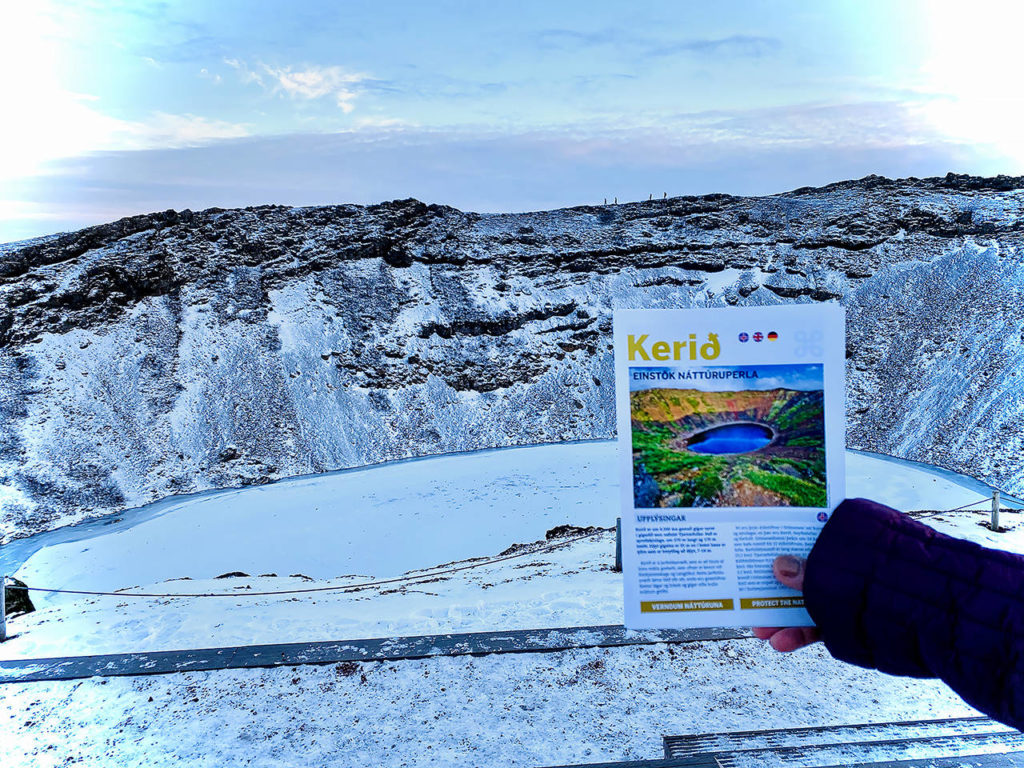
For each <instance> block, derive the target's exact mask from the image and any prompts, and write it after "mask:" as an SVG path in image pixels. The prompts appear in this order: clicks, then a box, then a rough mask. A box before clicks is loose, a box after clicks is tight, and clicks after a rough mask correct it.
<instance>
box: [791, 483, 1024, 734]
mask: <svg viewBox="0 0 1024 768" xmlns="http://www.w3.org/2000/svg"><path fill="white" fill-rule="evenodd" d="M804 597H805V600H806V604H807V610H808V612H809V613H810V614H811V618H812V619H813V620H814V622H815V623H816V624H817V625H818V627H819V629H820V630H821V632H822V637H823V638H824V641H825V646H826V647H827V648H828V650H829V652H830V653H831V654H832V655H833V656H834V657H836V658H837V659H840V660H842V661H846V662H850V663H852V664H857V665H859V666H862V667H868V668H872V669H878V670H880V671H882V672H886V673H888V674H892V675H910V676H914V677H938V678H941V679H942V680H943V681H945V682H946V683H947V684H948V685H949V686H950V687H951V688H952V689H953V690H954V691H956V692H957V693H958V694H959V695H960V696H962V697H963V698H964V700H965V701H966V702H967V703H968V704H970V705H971V706H973V707H975V708H976V709H979V710H981V711H982V712H985V713H987V714H989V715H991V716H992V717H994V718H996V719H998V720H1001V721H1003V722H1006V723H1009V724H1010V725H1013V726H1014V727H1016V728H1021V727H1024V684H1022V675H1024V557H1022V556H1020V555H1015V554H1011V553H1009V552H1002V551H999V550H994V549H986V548H985V547H982V546H979V545H978V544H975V543H973V542H969V541H964V540H962V539H955V538H952V537H950V536H946V535H944V534H941V533H939V532H937V531H935V530H934V529H932V528H929V527H928V526H926V525H924V524H922V523H919V522H917V521H915V520H912V519H910V518H909V517H907V516H906V515H903V514H901V513H900V512H897V511H896V510H894V509H891V508H889V507H886V506H883V505H882V504H877V503H875V502H873V501H868V500H867V499H848V500H846V501H844V502H843V503H842V504H840V505H839V506H838V507H837V508H836V510H835V512H834V513H833V515H832V518H831V519H830V520H829V521H828V523H826V525H825V527H824V528H823V529H822V532H821V536H820V537H819V538H818V541H817V543H816V544H815V545H814V548H813V549H812V550H811V553H810V555H809V556H808V558H807V568H806V571H805V576H804Z"/></svg>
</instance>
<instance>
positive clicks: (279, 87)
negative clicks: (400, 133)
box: [224, 58, 369, 113]
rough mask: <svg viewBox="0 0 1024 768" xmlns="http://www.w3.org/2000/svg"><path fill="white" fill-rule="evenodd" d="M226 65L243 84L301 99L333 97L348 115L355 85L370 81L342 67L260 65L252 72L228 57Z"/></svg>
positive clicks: (355, 92) (358, 73)
mask: <svg viewBox="0 0 1024 768" xmlns="http://www.w3.org/2000/svg"><path fill="white" fill-rule="evenodd" d="M224 63H225V64H227V65H228V66H230V67H232V68H234V69H236V70H238V72H239V75H240V76H241V78H242V82H245V83H256V84H257V85H259V86H260V87H262V88H264V89H265V90H267V91H269V92H270V93H274V94H287V95H288V96H291V97H293V98H299V99H309V100H312V99H322V98H324V97H327V96H330V97H331V98H333V99H334V100H335V102H336V103H337V105H338V107H340V108H341V110H342V111H343V112H346V113H348V112H351V111H352V110H353V108H354V105H353V104H352V102H353V101H354V100H355V98H356V97H357V96H358V92H357V91H356V89H355V86H357V85H358V84H359V83H362V82H364V81H366V80H368V79H369V77H368V76H367V75H365V74H363V73H360V72H348V71H346V70H344V69H342V68H341V67H339V66H330V67H321V66H309V67H306V68H304V69H296V68H294V67H291V66H285V67H272V66H270V65H268V64H260V65H259V68H258V69H252V68H250V67H249V66H248V65H247V64H246V63H245V62H244V61H241V60H239V59H233V58H226V59H224Z"/></svg>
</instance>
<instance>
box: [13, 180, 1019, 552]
mask: <svg viewBox="0 0 1024 768" xmlns="http://www.w3.org/2000/svg"><path fill="white" fill-rule="evenodd" d="M1021 187H1024V179H1016V178H1015V179H1009V178H1003V177H999V178H996V179H977V178H972V177H964V176H952V175H951V176H948V177H946V178H942V179H927V180H903V181H890V180H887V179H882V178H878V177H869V178H867V179H863V180H860V181H856V182H844V183H841V184H835V185H831V186H829V187H824V188H821V189H802V190H797V191H794V192H791V193H788V194H784V195H777V196H772V197H763V198H738V197H729V196H726V195H711V196H705V197H690V198H674V199H670V200H659V201H647V202H641V203H630V204H623V205H614V206H597V207H592V206H588V207H579V208H572V209H565V210H558V211H547V212H539V213H526V214H507V215H505V214H486V215H484V214H475V213H464V212H461V211H457V210H454V209H452V208H447V207H443V206H436V205H424V204H422V203H419V202H417V201H415V200H403V201H395V202H390V203H383V204H381V205H376V206H367V207H362V206H355V205H342V206H330V207H317V208H285V207H274V206H267V207H260V208H247V209H240V210H219V209H210V210H207V211H202V212H191V211H183V212H180V213H176V212H174V211H167V212H165V213H159V214H151V215H147V216H136V217H132V218H128V219H123V220H121V221H118V222H114V223H112V224H107V225H103V226H99V227H92V228H89V229H85V230H82V231H80V232H76V233H71V234H66V235H60V236H54V237H50V238H41V239H39V240H36V241H33V242H31V243H28V244H12V245H7V246H0V519H2V527H3V531H2V533H3V537H4V538H11V537H14V536H20V535H25V534H27V533H30V532H33V531H36V530H41V529H44V528H49V527H53V526H55V525H59V524H63V523H67V522H70V521H72V520H74V519H78V518H81V517H82V516H85V515H94V514H104V513H109V512H113V511H116V510H118V509H122V508H124V507H128V506H135V505H138V504H142V503H145V502H147V501H150V500H152V499H154V498H157V497H161V496H165V495H168V494H173V493H184V492H190V491H196V490H202V489H206V488H211V487H222V486H231V485H239V484H251V483H260V482H267V481H270V480H273V479H277V478H280V477H285V476H289V475H297V474H305V473H312V472H320V471H324V470H328V469H335V468H339V467H346V466H356V465H361V464H368V463H374V462H380V461H386V460H390V459H395V458H399V457H406V456H413V455H424V454H432V453H441V452H449V451H458V450H465V449H471V448H480V447H487V446H500V445H514V444H526V443H536V442H547V441H560V440H569V439H580V438H590V437H607V436H610V435H612V434H613V431H614V406H613V397H612V389H613V380H612V357H611V350H610V341H611V311H612V309H613V308H615V307H689V306H728V305H748V304H778V303H783V302H810V301H830V300H839V301H842V302H843V303H844V304H845V305H846V306H847V307H848V308H849V341H848V348H847V356H848V359H849V376H848V385H849V442H850V444H851V445H852V446H854V447H861V448H866V449H869V450H876V451H882V452H887V453H893V454H896V455H899V456H903V457H906V458H913V459H920V460H925V461H930V462H933V463H936V464H939V465H942V466H945V467H948V468H951V469H955V470H958V471H962V472H967V473H970V474H974V475H976V476H979V477H983V478H986V479H988V480H990V481H991V482H993V483H995V484H997V485H1000V486H1002V487H1004V488H1006V489H1008V490H1013V491H1021V490H1024V479H1021V476H1020V469H1021V460H1020V458H1019V457H1020V456H1021V454H1022V448H1024V445H1022V442H1024V441H1022V438H1021V436H1020V434H1018V431H1017V425H1018V424H1019V423H1020V420H1021V416H1022V415H1024V399H1022V397H1021V391H1022V390H1021V385H1020V382H1022V381H1024V355H1022V352H1021V349H1022V331H1021V329H1022V328H1024V304H1022V302H1021V295H1020V292H1021V289H1022V286H1024V267H1022V265H1021V257H1020V250H1019V248H1020V241H1021V222H1022V206H1024V192H1022V191H1020V188H1021Z"/></svg>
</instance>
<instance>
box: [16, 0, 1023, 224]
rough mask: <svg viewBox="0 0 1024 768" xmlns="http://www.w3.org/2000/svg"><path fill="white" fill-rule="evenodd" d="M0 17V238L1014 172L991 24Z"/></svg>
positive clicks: (223, 15)
mask: <svg viewBox="0 0 1024 768" xmlns="http://www.w3.org/2000/svg"><path fill="white" fill-rule="evenodd" d="M19 6H21V7H12V4H6V5H5V7H4V9H3V10H0V65H2V66H3V72H4V76H3V77H2V78H0V99H2V103H3V104H4V106H5V110H4V111H5V114H6V115H8V116H14V117H15V119H14V120H10V119H5V120H4V121H3V122H2V123H0V241H8V240H14V239H20V238H25V237H30V236H34V235H38V234H44V233H49V232H53V231H58V230H64V229H71V228H77V227H80V226H85V225H88V224H93V223H99V222H103V221H108V220H111V219H114V218H117V217H120V216H124V215H129V214H132V213H141V212H147V211H151V210H160V209H165V208H169V207H174V208H184V207H191V208H193V209H196V208H202V207H207V206H212V205H220V206H235V205H249V204H259V203H284V204H316V203H337V202H359V203H369V202H377V201H380V200H386V199H393V198H399V197H409V196H413V197H418V198H420V199H422V200H425V201H427V202H439V203H446V204H450V205H454V206H457V207H460V208H463V209H469V210H478V211H505V210H509V211H515V210H531V209H542V208H551V207H560V206H568V205H577V204H582V203H594V202H601V200H602V199H603V198H605V197H607V198H609V200H610V199H612V198H613V197H618V198H619V200H635V199H640V198H646V197H647V196H648V194H654V195H656V196H661V194H662V193H663V192H668V194H669V195H676V194H697V193H705V192H731V193H739V194H759V193H770V192H778V191H784V190H786V189H791V188H793V187H796V186H802V185H809V184H821V183H827V182H830V181H835V180H839V179H843V178H849V177H856V176H863V175H866V174H868V173H881V174H885V175H890V176H903V175H918V176H920V175H932V174H944V173H945V172H947V171H949V170H953V171H960V172H973V173H982V174H992V173H1000V172H1002V173H1021V172H1022V171H1024V138H1021V137H1020V134H1021V132H1020V131H1019V130H1018V129H1017V125H1018V122H1017V121H1018V119H1019V118H1021V117H1022V116H1024V110H1022V108H1021V104H1022V101H1021V96H1019V95H1018V94H1019V91H1020V89H1019V87H1018V82H1019V70H1020V67H1019V66H1018V64H1017V61H1016V54H1015V53H1014V51H1016V48H1017V46H1016V34H1017V31H1018V30H1019V29H1020V22H1021V21H1022V20H1024V13H1022V11H1021V10H1020V9H1019V6H1018V5H1016V4H1013V3H997V2H984V1H983V0H982V1H980V2H973V3H971V4H970V6H969V7H968V6H964V5H963V4H960V3H952V2H943V0H934V1H933V2H916V1H912V0H906V1H905V2H900V1H899V0H876V1H875V2H871V1H868V0H860V1H858V2H822V1H820V0H814V1H811V0H808V1H807V2H799V1H798V0H791V1H789V2H760V1H757V0H734V1H733V2H715V3H711V2H692V3H687V2H680V1H677V0H672V1H671V2H654V1H653V0H649V1H648V2H645V3H640V4H637V3H623V2H597V1H596V0H589V1H588V2H557V1H553V0H547V1H546V2H442V1H439V0H435V2H430V3H423V2H415V3H414V2H386V1H385V0H375V1H374V2H325V1H324V2H304V1H303V0H289V2H257V1H251V2H179V3H174V2H166V3H164V2H157V3H146V2H122V3H117V2H100V1H99V0H96V1H95V2H62V1H60V0H36V1H35V2H32V3H21V4H19Z"/></svg>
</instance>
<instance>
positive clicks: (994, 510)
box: [992, 491, 999, 531]
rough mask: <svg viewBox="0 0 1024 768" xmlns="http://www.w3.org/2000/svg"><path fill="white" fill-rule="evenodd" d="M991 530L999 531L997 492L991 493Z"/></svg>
mask: <svg viewBox="0 0 1024 768" xmlns="http://www.w3.org/2000/svg"><path fill="white" fill-rule="evenodd" d="M992 530H993V531H998V530H999V491H992Z"/></svg>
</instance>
